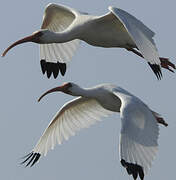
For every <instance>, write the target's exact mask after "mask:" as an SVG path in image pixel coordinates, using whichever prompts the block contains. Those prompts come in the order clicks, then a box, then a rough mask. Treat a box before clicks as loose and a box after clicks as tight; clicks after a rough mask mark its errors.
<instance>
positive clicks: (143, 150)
mask: <svg viewBox="0 0 176 180" xmlns="http://www.w3.org/2000/svg"><path fill="white" fill-rule="evenodd" d="M115 94H116V95H117V96H118V97H119V98H120V99H121V101H122V106H121V110H120V111H121V112H120V117H121V121H122V129H121V135H120V158H121V164H122V166H124V167H125V168H126V170H127V172H128V174H129V175H133V177H134V179H136V178H137V176H138V175H139V176H140V178H141V179H143V178H144V175H145V174H146V173H147V171H148V169H149V168H150V166H151V164H152V161H153V159H154V157H155V155H156V153H157V150H158V142H157V141H158V135H159V127H158V124H157V121H156V119H155V117H154V116H153V113H152V112H151V110H150V109H149V108H148V107H147V105H145V104H144V103H143V102H142V101H140V100H139V99H138V98H136V97H134V96H128V95H124V94H123V95H122V94H120V93H116V92H115Z"/></svg>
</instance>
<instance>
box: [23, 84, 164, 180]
mask: <svg viewBox="0 0 176 180" xmlns="http://www.w3.org/2000/svg"><path fill="white" fill-rule="evenodd" d="M56 91H60V92H63V93H66V94H70V95H72V96H78V97H77V98H75V99H73V100H72V101H69V102H67V103H66V104H64V105H63V106H62V108H61V109H60V110H59V111H58V112H57V114H56V115H55V116H54V118H53V119H52V121H51V122H50V124H49V126H48V127H47V128H46V130H45V131H44V133H43V135H42V136H41V138H40V140H39V141H38V143H37V144H36V146H35V147H34V149H33V150H32V152H31V153H30V154H28V155H27V156H25V160H24V161H23V162H22V163H26V166H29V165H30V166H33V165H34V164H35V163H36V162H38V160H39V158H40V156H41V155H42V156H45V155H46V154H47V152H48V151H49V150H50V149H53V148H54V147H55V145H56V144H57V143H58V144H61V143H62V142H63V140H68V139H69V137H70V136H74V135H75V133H76V132H77V131H79V130H80V129H82V128H87V127H89V126H90V125H92V124H94V123H95V122H97V121H100V118H102V117H105V116H107V115H110V114H112V113H115V112H120V117H121V121H122V128H121V133H120V148H119V149H120V159H121V164H122V166H123V167H125V168H126V170H127V172H128V174H129V175H132V176H133V177H134V179H136V178H137V176H138V175H139V177H140V178H141V179H143V178H144V175H145V174H146V173H147V171H148V169H149V168H150V166H151V163H152V161H153V159H154V157H155V155H156V152H157V150H158V135H159V127H158V123H161V124H163V125H165V126H167V123H166V122H165V121H164V119H163V118H162V117H161V116H160V115H159V114H158V113H156V112H154V111H152V110H151V109H150V108H149V107H148V106H147V105H146V104H144V103H143V102H142V101H141V100H140V99H139V98H137V97H135V96H133V95H132V94H130V93H129V92H127V91H126V90H124V89H122V88H120V87H117V86H114V85H111V84H102V85H98V86H95V87H93V88H81V87H79V86H78V85H76V84H74V83H65V84H63V85H62V86H59V87H56V88H53V89H51V90H49V91H47V92H46V93H44V94H43V95H42V96H41V97H40V98H39V101H40V100H41V98H43V97H44V96H45V95H46V94H48V93H52V92H56Z"/></svg>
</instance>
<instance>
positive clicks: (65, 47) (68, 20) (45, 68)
mask: <svg viewBox="0 0 176 180" xmlns="http://www.w3.org/2000/svg"><path fill="white" fill-rule="evenodd" d="M77 14H78V12H76V11H75V10H74V9H72V8H68V7H66V6H62V5H56V4H51V3H50V4H49V5H48V6H47V7H46V9H45V12H44V16H43V23H42V26H41V29H48V30H50V31H53V32H61V31H64V30H65V29H67V28H68V27H69V26H70V25H71V24H72V23H73V21H74V20H75V18H76V16H77ZM79 43H80V40H77V39H76V40H73V41H70V42H66V43H59V44H57V43H53V44H40V58H41V67H42V72H43V73H45V72H47V76H48V78H49V77H50V76H51V74H52V72H53V75H54V78H56V77H57V76H58V73H59V70H60V71H61V74H62V75H64V74H65V71H66V63H67V62H69V61H70V60H71V58H72V56H73V55H74V53H75V51H76V49H77V47H78V45H79Z"/></svg>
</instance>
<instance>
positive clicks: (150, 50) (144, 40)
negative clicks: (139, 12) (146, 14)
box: [109, 7, 160, 65]
mask: <svg viewBox="0 0 176 180" xmlns="http://www.w3.org/2000/svg"><path fill="white" fill-rule="evenodd" d="M109 10H110V11H111V12H112V13H113V14H114V15H115V16H116V17H117V18H118V20H120V21H121V23H122V24H123V26H124V27H125V28H126V30H127V32H128V33H129V35H130V36H131V38H132V39H133V40H134V42H135V43H136V46H137V48H138V49H139V50H140V52H141V53H142V55H143V56H144V58H145V59H146V60H147V61H148V62H149V63H151V64H157V65H160V59H159V54H158V51H157V48H156V46H155V43H154V40H153V36H154V32H153V31H151V30H150V29H149V28H148V27H147V26H145V25H144V24H143V23H142V22H141V21H139V20H138V19H137V18H135V17H134V16H132V15H131V14H129V13H127V12H126V11H124V10H121V9H119V8H115V7H109Z"/></svg>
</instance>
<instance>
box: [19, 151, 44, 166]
mask: <svg viewBox="0 0 176 180" xmlns="http://www.w3.org/2000/svg"><path fill="white" fill-rule="evenodd" d="M40 156H41V154H40V153H34V152H31V153H29V154H27V155H26V156H24V157H23V158H25V160H24V161H23V162H21V163H20V164H25V163H27V162H28V163H27V164H26V165H25V166H26V167H27V166H29V165H30V167H32V166H33V165H34V164H35V163H36V162H38V160H39V158H40Z"/></svg>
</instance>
